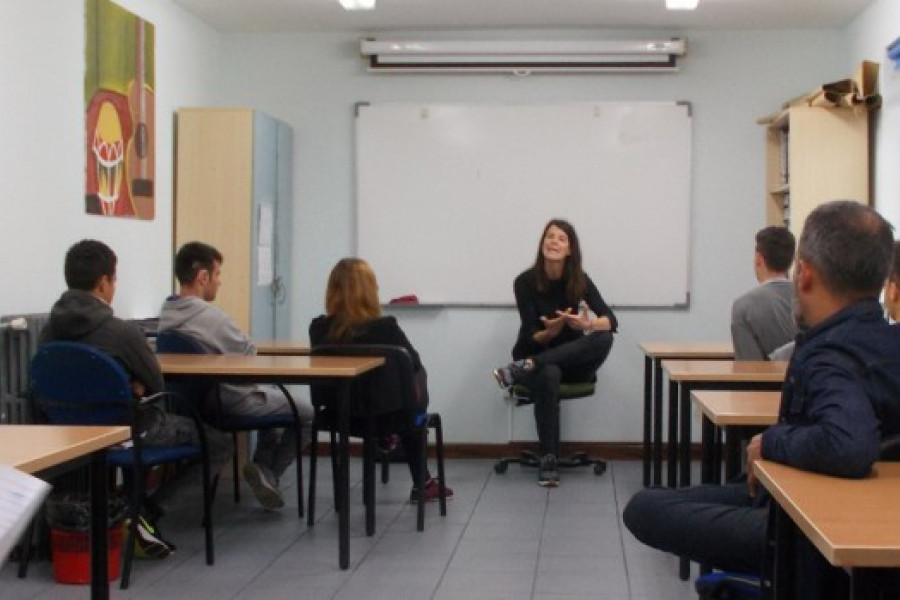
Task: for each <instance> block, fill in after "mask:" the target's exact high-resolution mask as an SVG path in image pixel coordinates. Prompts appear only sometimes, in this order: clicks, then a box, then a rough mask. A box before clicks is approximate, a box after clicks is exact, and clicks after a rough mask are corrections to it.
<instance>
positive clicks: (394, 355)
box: [307, 344, 447, 536]
mask: <svg viewBox="0 0 900 600" xmlns="http://www.w3.org/2000/svg"><path fill="white" fill-rule="evenodd" d="M311 354H312V355H313V356H381V357H384V359H385V364H384V366H382V367H380V368H378V369H375V370H374V371H372V372H371V373H369V374H367V375H365V376H363V377H362V378H360V380H359V381H355V382H354V384H353V389H352V391H351V400H350V415H351V428H350V434H351V435H352V436H355V437H362V438H363V501H364V503H365V506H366V534H367V535H370V536H371V535H374V533H375V461H376V458H377V457H376V452H377V448H376V447H377V440H378V438H379V437H381V436H384V435H388V434H407V433H412V434H414V435H419V436H421V437H422V457H421V464H422V470H423V472H422V473H420V474H419V478H418V479H419V481H421V482H423V483H424V479H425V473H424V470H425V463H426V460H427V457H428V430H429V429H434V430H435V436H436V437H435V453H436V457H437V467H438V485H439V486H440V490H441V494H440V497H439V503H440V513H441V516H445V515H446V514H447V499H446V498H445V497H444V489H445V487H446V480H445V477H444V434H443V428H442V425H441V417H440V415H439V414H438V413H435V412H424V411H423V412H419V413H418V414H415V417H414V418H413V419H411V422H409V423H407V424H405V425H403V426H399V427H397V430H391V431H383V430H380V428H379V424H378V417H379V416H380V415H382V414H385V413H395V412H398V411H399V410H401V409H405V410H409V411H410V412H412V413H416V411H417V410H418V400H417V399H418V393H417V390H416V381H415V374H414V373H415V371H414V365H413V360H412V357H411V356H410V354H409V352H408V351H407V350H406V348H403V347H402V346H392V345H386V344H329V345H321V346H315V347H313V348H312V349H311ZM310 391H311V395H312V403H313V407H314V408H315V409H316V417H315V418H314V419H313V426H312V441H313V443H312V444H311V445H310V453H309V454H310V456H309V514H308V515H307V526H309V527H312V526H313V525H314V524H315V494H316V451H317V449H316V442H317V440H318V433H319V431H320V430H321V431H329V432H330V434H331V439H330V441H331V465H332V473H333V480H334V498H335V504H336V505H337V500H338V497H337V495H338V489H337V469H338V459H339V457H338V452H337V435H336V430H335V425H336V423H334V419H333V414H334V413H333V411H329V410H327V409H328V407H329V406H332V405H333V404H334V394H335V389H334V388H333V387H329V386H327V385H322V384H314V385H311V386H310ZM376 397H377V398H379V399H380V401H381V402H385V401H386V400H387V399H389V400H387V404H388V405H381V406H375V404H376V401H374V400H373V399H374V398H376ZM382 468H383V469H384V463H383V464H382ZM386 480H387V473H386V471H385V470H383V471H382V481H385V482H386ZM416 529H417V530H418V531H423V530H424V529H425V491H424V486H419V495H418V498H417V512H416Z"/></svg>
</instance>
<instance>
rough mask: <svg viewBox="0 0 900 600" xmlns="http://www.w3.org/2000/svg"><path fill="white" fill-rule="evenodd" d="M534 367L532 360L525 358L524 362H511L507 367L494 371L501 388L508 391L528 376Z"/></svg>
mask: <svg viewBox="0 0 900 600" xmlns="http://www.w3.org/2000/svg"><path fill="white" fill-rule="evenodd" d="M533 366H534V365H533V364H532V363H531V361H530V360H528V359H527V358H523V359H522V360H517V361H515V362H511V363H509V364H508V365H506V366H505V367H498V368H496V369H494V379H496V380H497V383H498V384H499V385H500V387H501V388H503V389H506V388H508V387H510V386H511V385H513V384H514V383H516V382H518V381H519V380H520V379H522V377H524V376H525V375H527V374H528V372H529V371H531V369H532V367H533Z"/></svg>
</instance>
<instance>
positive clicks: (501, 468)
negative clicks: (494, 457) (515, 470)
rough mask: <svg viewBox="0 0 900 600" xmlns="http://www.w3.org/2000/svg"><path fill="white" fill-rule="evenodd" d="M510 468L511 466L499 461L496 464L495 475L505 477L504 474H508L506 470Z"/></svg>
mask: <svg viewBox="0 0 900 600" xmlns="http://www.w3.org/2000/svg"><path fill="white" fill-rule="evenodd" d="M508 466H509V465H507V464H506V463H505V462H503V461H502V460H498V461H497V462H495V463H494V473H497V474H498V475H503V474H504V473H506V468H507V467H508Z"/></svg>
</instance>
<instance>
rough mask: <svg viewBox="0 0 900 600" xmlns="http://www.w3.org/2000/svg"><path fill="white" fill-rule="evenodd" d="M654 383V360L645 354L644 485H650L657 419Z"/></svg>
mask: <svg viewBox="0 0 900 600" xmlns="http://www.w3.org/2000/svg"><path fill="white" fill-rule="evenodd" d="M652 385H653V360H652V359H651V358H650V357H649V356H644V456H643V458H644V464H643V467H644V487H647V486H649V485H650V462H651V460H652V457H651V453H652V448H653V443H652V441H651V437H650V436H651V435H652V433H651V429H652V426H651V425H652V423H653V422H654V421H655V420H656V418H657V417H656V415H654V414H653V402H652V399H651V395H652V394H651V387H652Z"/></svg>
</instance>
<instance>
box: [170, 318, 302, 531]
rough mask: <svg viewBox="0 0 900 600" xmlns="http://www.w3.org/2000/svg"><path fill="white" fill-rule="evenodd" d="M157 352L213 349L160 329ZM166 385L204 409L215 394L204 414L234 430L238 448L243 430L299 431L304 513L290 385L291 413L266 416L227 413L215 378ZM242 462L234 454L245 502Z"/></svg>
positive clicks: (217, 424)
mask: <svg viewBox="0 0 900 600" xmlns="http://www.w3.org/2000/svg"><path fill="white" fill-rule="evenodd" d="M156 351H157V352H158V353H161V354H162V353H165V354H208V353H209V350H208V349H207V348H206V346H204V345H203V344H202V343H200V341H199V340H197V339H195V338H193V337H191V336H190V335H188V334H185V333H182V332H181V331H177V330H175V329H166V330H163V331H160V332H159V333H158V334H157V336H156ZM166 387H167V388H168V389H170V390H172V391H174V392H176V393H178V394H180V395H182V396H184V397H186V398H190V399H191V400H193V401H194V402H195V403H196V404H195V405H196V406H197V407H198V409H200V410H202V407H203V406H204V405H205V404H208V403H206V402H205V400H206V398H208V397H209V396H210V394H213V395H214V397H215V408H214V410H212V411H207V412H208V414H205V415H204V417H205V418H206V420H207V421H209V422H210V423H211V424H212V425H213V426H214V427H216V428H217V429H219V430H220V431H227V432H230V433H231V437H232V441H233V442H234V447H235V448H237V447H238V445H237V434H238V433H239V432H242V431H258V430H260V429H281V428H286V429H293V430H294V433H295V439H296V440H297V448H296V460H295V465H296V469H297V516H299V517H302V516H303V461H302V460H301V458H302V454H303V422H302V421H301V420H300V415H299V414H298V413H297V407H296V405H295V404H294V399H293V398H292V397H291V394H290V392H288V390H287V388H285V387H284V386H282V385H279V386H278V388H279V389H280V390H281V392H282V393H283V394H284V395H285V397H286V398H287V399H288V406H290V408H291V414H290V415H268V416H264V417H251V416H241V415H229V414H226V413H225V412H224V411H223V410H222V405H221V398H220V396H219V388H218V386H217V385H216V384H215V383H214V382H212V381H209V380H204V379H199V378H198V379H193V380H179V381H172V382H168V383H167V384H166ZM239 462H240V461H239V457H238V453H237V452H235V453H234V456H233V457H232V470H233V478H232V479H233V480H234V501H235V502H240V501H241V491H240V490H241V485H240V478H239V477H238V470H239V466H240V465H239Z"/></svg>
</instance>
